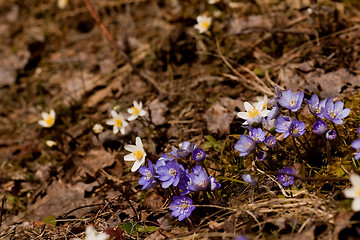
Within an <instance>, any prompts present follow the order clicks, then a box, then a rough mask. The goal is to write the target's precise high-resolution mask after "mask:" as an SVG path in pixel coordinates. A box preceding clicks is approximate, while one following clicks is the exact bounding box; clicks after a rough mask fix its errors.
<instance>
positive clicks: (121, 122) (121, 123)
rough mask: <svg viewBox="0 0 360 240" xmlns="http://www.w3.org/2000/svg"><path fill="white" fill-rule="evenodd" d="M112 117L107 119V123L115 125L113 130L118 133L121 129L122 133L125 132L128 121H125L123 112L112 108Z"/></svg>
mask: <svg viewBox="0 0 360 240" xmlns="http://www.w3.org/2000/svg"><path fill="white" fill-rule="evenodd" d="M110 113H111V116H112V119H109V120H107V121H106V124H107V125H113V126H114V128H113V132H114V134H117V133H118V132H119V131H120V132H121V134H125V127H126V126H127V125H128V123H127V122H126V121H125V119H124V117H123V115H122V114H121V113H117V112H116V111H115V110H111V112H110Z"/></svg>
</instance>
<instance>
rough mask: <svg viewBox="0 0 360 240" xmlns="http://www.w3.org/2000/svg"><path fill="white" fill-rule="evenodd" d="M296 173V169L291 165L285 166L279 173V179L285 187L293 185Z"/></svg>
mask: <svg viewBox="0 0 360 240" xmlns="http://www.w3.org/2000/svg"><path fill="white" fill-rule="evenodd" d="M293 175H295V170H294V169H292V168H290V167H285V168H284V169H282V170H279V174H278V176H277V177H278V180H279V181H280V183H281V185H283V186H284V187H287V186H290V185H293V183H294V176H293Z"/></svg>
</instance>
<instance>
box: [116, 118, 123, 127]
mask: <svg viewBox="0 0 360 240" xmlns="http://www.w3.org/2000/svg"><path fill="white" fill-rule="evenodd" d="M115 126H117V127H121V126H122V121H121V119H120V118H117V119H115Z"/></svg>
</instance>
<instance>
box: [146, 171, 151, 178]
mask: <svg viewBox="0 0 360 240" xmlns="http://www.w3.org/2000/svg"><path fill="white" fill-rule="evenodd" d="M151 178H152V174H151V172H150V171H149V170H146V180H150V179H151Z"/></svg>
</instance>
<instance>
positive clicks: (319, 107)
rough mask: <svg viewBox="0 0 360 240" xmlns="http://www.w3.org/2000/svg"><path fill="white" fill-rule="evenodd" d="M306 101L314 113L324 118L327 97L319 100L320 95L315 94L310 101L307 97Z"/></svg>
mask: <svg viewBox="0 0 360 240" xmlns="http://www.w3.org/2000/svg"><path fill="white" fill-rule="evenodd" d="M305 102H306V104H307V105H308V108H309V110H310V112H311V113H312V114H314V115H315V116H317V117H319V118H321V119H323V118H324V114H323V109H324V107H325V102H326V99H324V100H322V101H321V102H319V97H318V96H317V95H316V94H314V95H312V96H311V98H310V101H309V100H307V99H305Z"/></svg>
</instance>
